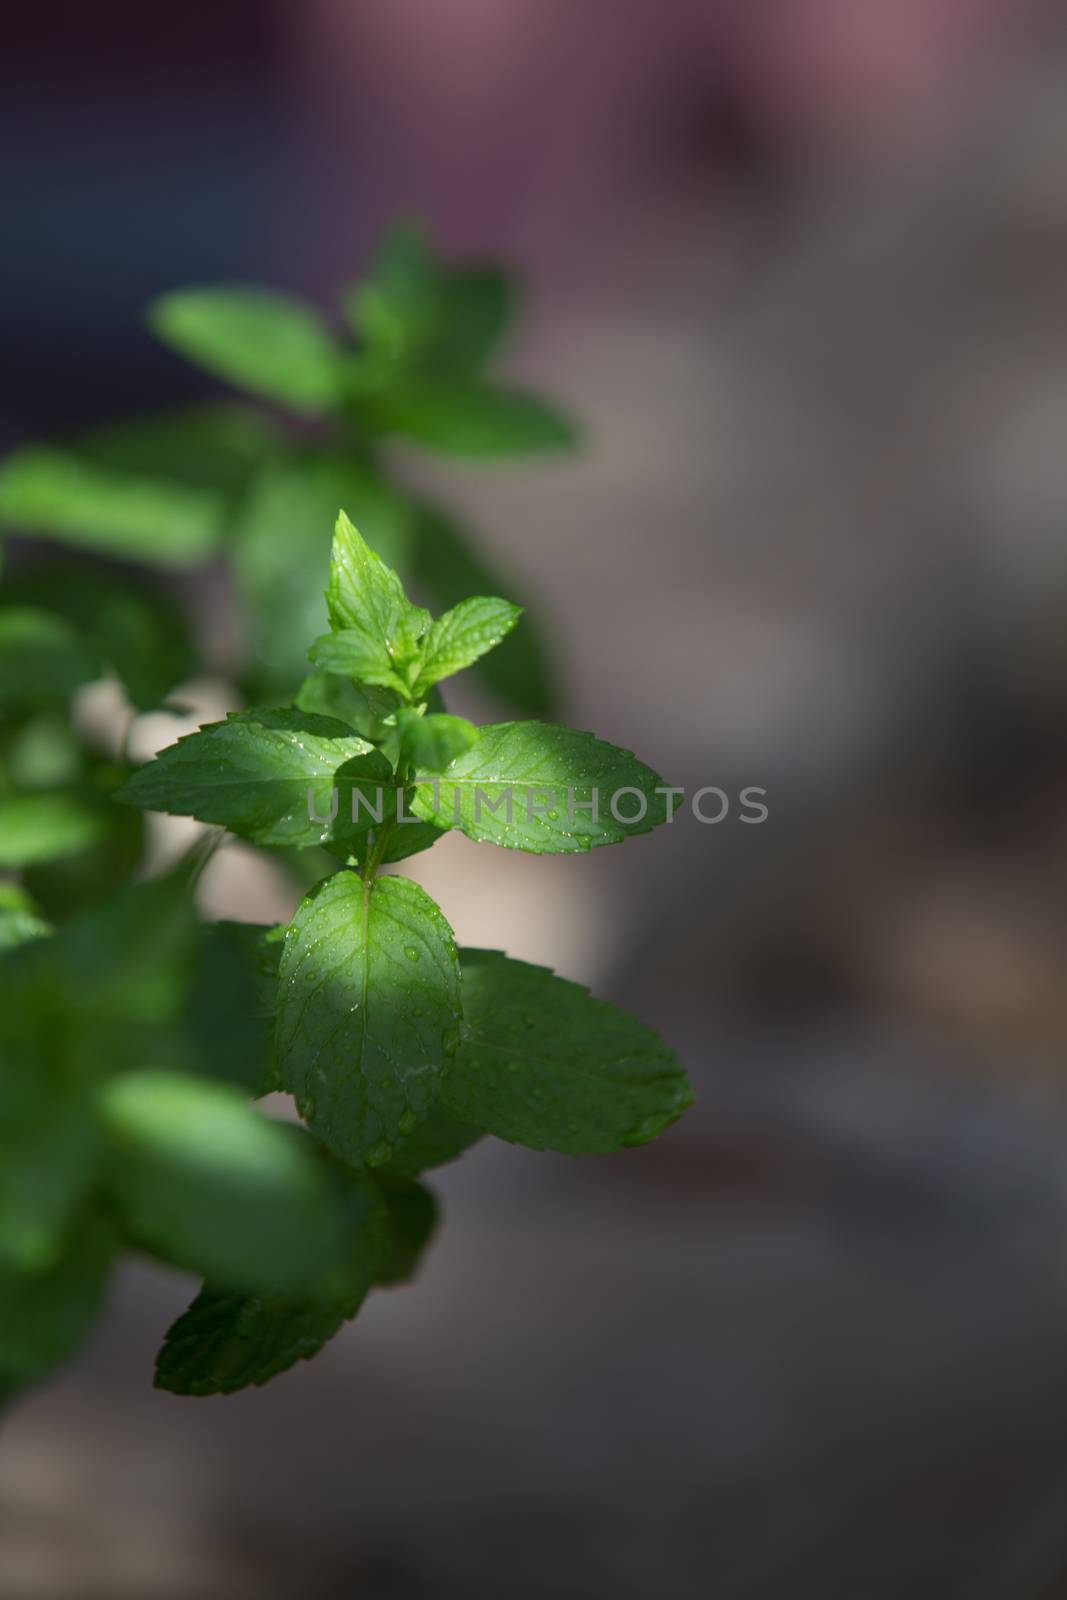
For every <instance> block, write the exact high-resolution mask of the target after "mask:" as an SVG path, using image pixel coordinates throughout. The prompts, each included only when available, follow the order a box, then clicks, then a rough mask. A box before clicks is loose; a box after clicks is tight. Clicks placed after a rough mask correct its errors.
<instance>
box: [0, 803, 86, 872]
mask: <svg viewBox="0 0 1067 1600" xmlns="http://www.w3.org/2000/svg"><path fill="white" fill-rule="evenodd" d="M106 832H107V822H106V819H105V818H104V816H103V815H102V813H101V811H100V810H99V808H98V807H96V806H94V805H92V804H90V803H89V802H87V801H86V799H85V798H84V796H83V795H82V794H81V793H79V792H75V791H64V790H56V789H49V790H43V791H41V792H40V793H38V794H7V795H0V868H17V867H28V866H32V865H33V864H34V863H36V862H39V861H55V860H58V859H60V858H62V857H63V856H71V855H76V854H77V853H78V852H79V851H81V850H85V849H86V848H87V847H88V846H89V845H92V844H95V843H96V842H97V840H99V839H101V838H102V837H103V836H104V835H105V834H106Z"/></svg>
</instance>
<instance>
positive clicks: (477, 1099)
mask: <svg viewBox="0 0 1067 1600" xmlns="http://www.w3.org/2000/svg"><path fill="white" fill-rule="evenodd" d="M462 970H463V1039H462V1043H461V1044H460V1048H459V1050H458V1051H457V1053H456V1056H455V1058H454V1059H453V1061H452V1063H451V1065H450V1067H449V1070H448V1076H447V1079H446V1082H445V1086H444V1089H443V1091H442V1101H443V1105H444V1106H445V1107H446V1109H447V1110H448V1111H449V1112H450V1113H451V1114H452V1115H453V1116H456V1117H460V1118H462V1119H464V1120H465V1121H467V1122H470V1123H473V1124H474V1125H475V1126H476V1127H479V1128H485V1129H486V1130H487V1131H488V1132H490V1133H495V1134H496V1135H497V1137H498V1138H501V1139H510V1140H512V1141H514V1142H516V1143H518V1144H526V1145H529V1146H531V1148H532V1149H534V1150H544V1149H551V1150H560V1151H562V1152H563V1153H564V1154H565V1155H586V1154H596V1153H603V1152H607V1151H611V1150H619V1149H621V1148H622V1147H623V1146H625V1145H635V1144H646V1143H647V1142H648V1141H649V1140H651V1139H655V1138H656V1137H657V1136H658V1135H659V1134H660V1133H662V1132H663V1130H664V1128H666V1127H668V1126H669V1125H670V1123H672V1122H674V1121H675V1120H676V1119H677V1118H678V1117H679V1116H681V1114H682V1112H683V1111H684V1110H685V1109H686V1108H687V1106H689V1105H691V1104H692V1099H693V1094H692V1090H691V1089H690V1087H689V1083H688V1080H687V1078H686V1075H685V1073H684V1071H683V1070H682V1067H681V1065H680V1064H679V1062H678V1059H677V1057H676V1056H675V1054H674V1052H673V1050H671V1049H669V1047H668V1046H667V1045H665V1044H664V1043H663V1041H662V1039H660V1038H659V1036H658V1034H656V1033H655V1032H654V1030H653V1029H652V1028H648V1027H646V1026H645V1025H644V1024H643V1023H641V1022H638V1021H637V1019H636V1018H635V1017H631V1016H630V1015H629V1014H628V1013H627V1012H625V1011H620V1010H618V1009H617V1008H616V1007H615V1006H612V1005H608V1004H607V1003H606V1002H605V1001H603V1000H594V999H593V997H592V996H591V995H590V994H589V992H588V990H587V989H584V988H583V987H582V986H581V985H580V984H577V983H570V982H568V981H566V980H565V979H563V978H557V977H556V976H555V974H554V973H552V972H551V971H550V970H549V969H548V968H547V967H535V966H531V965H529V963H527V962H525V961H513V960H511V959H509V958H508V957H507V956H504V955H501V954H500V953H499V952H498V951H495V950H464V951H463V953H462Z"/></svg>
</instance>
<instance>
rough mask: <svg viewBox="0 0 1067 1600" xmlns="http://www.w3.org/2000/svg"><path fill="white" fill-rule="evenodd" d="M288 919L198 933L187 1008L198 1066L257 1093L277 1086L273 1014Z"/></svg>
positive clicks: (214, 926) (218, 926)
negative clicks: (282, 922)
mask: <svg viewBox="0 0 1067 1600" xmlns="http://www.w3.org/2000/svg"><path fill="white" fill-rule="evenodd" d="M284 937H285V928H284V925H279V926H277V927H259V926H257V925H256V924H255V923H251V922H216V923H212V924H209V925H208V926H207V927H205V928H204V929H203V930H202V932H201V935H200V939H199V943H198V950H197V963H196V975H195V978H194V982H193V989H192V994H191V996H190V1001H189V1006H188V1010H187V1013H186V1016H187V1027H188V1029H189V1033H190V1040H191V1046H192V1052H193V1060H194V1061H195V1062H196V1066H197V1070H198V1072H200V1073H201V1075H202V1076H204V1077H209V1078H218V1079H221V1080H222V1081H224V1082H227V1083H233V1084H236V1085H237V1086H238V1087H239V1088H241V1089H244V1090H246V1092H247V1093H248V1094H250V1095H253V1096H259V1095H263V1094H267V1093H268V1092H269V1091H270V1090H272V1089H278V1088H280V1087H281V1084H280V1083H279V1082H278V1081H277V1077H276V1074H275V1071H274V1019H275V1013H276V1011H277V1004H278V964H279V962H280V960H281V953H282V941H283V939H284Z"/></svg>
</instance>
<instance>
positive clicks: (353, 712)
mask: <svg viewBox="0 0 1067 1600" xmlns="http://www.w3.org/2000/svg"><path fill="white" fill-rule="evenodd" d="M296 703H297V705H298V706H299V707H300V708H301V710H302V711H315V712H317V713H318V714H319V715H320V716H323V717H336V718H337V720H338V721H339V722H344V723H347V724H348V726H349V727H350V728H354V729H355V731H356V733H358V734H361V735H362V736H363V738H364V739H373V740H380V739H382V738H383V737H384V735H385V733H386V727H385V722H386V718H387V717H395V715H396V712H397V710H398V709H399V707H400V705H401V704H402V701H401V698H400V696H399V694H397V693H396V691H395V690H393V689H382V688H379V687H377V686H376V685H374V684H359V683H353V682H352V680H351V679H350V678H342V677H338V676H337V674H336V673H333V672H312V673H310V674H309V676H308V677H307V678H305V679H304V682H303V683H302V684H301V686H300V692H299V694H298V695H297V697H296Z"/></svg>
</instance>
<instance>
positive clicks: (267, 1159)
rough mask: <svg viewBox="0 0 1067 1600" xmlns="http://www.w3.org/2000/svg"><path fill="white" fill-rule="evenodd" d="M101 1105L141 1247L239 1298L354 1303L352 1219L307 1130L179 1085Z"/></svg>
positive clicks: (170, 1080) (144, 1078) (238, 1099)
mask: <svg viewBox="0 0 1067 1600" xmlns="http://www.w3.org/2000/svg"><path fill="white" fill-rule="evenodd" d="M101 1105H102V1109H103V1113H104V1118H105V1122H106V1125H107V1128H108V1132H109V1135H110V1144H111V1160H110V1166H109V1186H110V1189H111V1192H112V1194H113V1196H114V1198H115V1199H116V1201H117V1202H118V1204H119V1206H120V1207H121V1209H122V1213H123V1216H124V1219H125V1224H126V1228H127V1230H128V1232H129V1234H130V1236H131V1237H132V1238H133V1239H134V1240H136V1241H137V1242H138V1243H140V1244H141V1245H142V1246H144V1247H145V1248H146V1249H148V1250H150V1251H152V1252H153V1253H154V1254H156V1255H159V1256H161V1257H162V1258H163V1259H164V1260H166V1261H170V1262H173V1263H174V1265H176V1266H179V1267H186V1268H188V1269H189V1270H190V1271H193V1272H199V1273H201V1274H202V1275H203V1276H204V1277H207V1278H211V1279H213V1280H215V1281H216V1282H217V1283H218V1284H219V1285H220V1286H224V1287H226V1288H228V1289H235V1290H236V1289H242V1290H246V1291H248V1292H250V1293H253V1294H258V1293H264V1294H267V1293H275V1294H283V1295H288V1294H292V1295H310V1296H312V1297H313V1298H315V1299H331V1298H333V1297H336V1296H341V1295H344V1294H345V1293H347V1286H348V1278H347V1267H348V1257H347V1243H346V1231H345V1217H344V1211H343V1208H342V1207H340V1206H339V1205H338V1203H337V1199H336V1195H335V1194H334V1192H333V1190H332V1189H331V1188H330V1186H329V1183H328V1181H327V1179H326V1178H325V1177H324V1174H323V1171H322V1169H321V1166H320V1164H319V1163H318V1162H317V1161H316V1160H315V1159H314V1156H313V1153H312V1152H311V1150H310V1149H309V1148H307V1147H306V1145H305V1142H304V1140H303V1139H301V1137H300V1136H299V1134H298V1132H297V1130H296V1129H294V1128H288V1127H285V1126H283V1125H282V1124H280V1123H276V1122H271V1121H270V1120H269V1119H268V1118H266V1117H264V1116H262V1115H261V1114H260V1113H259V1112H257V1111H254V1110H253V1109H252V1108H251V1107H250V1106H249V1105H247V1104H246V1103H245V1101H244V1099H243V1097H242V1096H241V1094H240V1093H239V1092H238V1091H237V1090H235V1089H231V1088H230V1087H229V1086H228V1085H225V1084H221V1083H206V1082H202V1081H200V1080H198V1079H196V1078H192V1077H186V1076H184V1075H182V1074H179V1073H168V1072H135V1073H128V1074H126V1075H125V1076H123V1077H120V1078H116V1079H114V1080H112V1081H111V1082H110V1083H109V1084H107V1085H106V1086H105V1088H104V1090H103V1092H102V1095H101Z"/></svg>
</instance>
